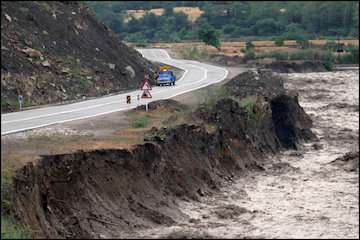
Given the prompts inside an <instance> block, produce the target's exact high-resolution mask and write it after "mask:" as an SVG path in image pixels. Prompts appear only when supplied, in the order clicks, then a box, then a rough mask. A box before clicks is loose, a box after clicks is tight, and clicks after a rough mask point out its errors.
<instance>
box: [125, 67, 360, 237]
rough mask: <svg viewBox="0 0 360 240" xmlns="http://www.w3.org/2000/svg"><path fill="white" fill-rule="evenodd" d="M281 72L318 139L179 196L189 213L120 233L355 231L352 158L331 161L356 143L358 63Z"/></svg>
mask: <svg viewBox="0 0 360 240" xmlns="http://www.w3.org/2000/svg"><path fill="white" fill-rule="evenodd" d="M286 75H287V77H288V81H287V82H286V84H285V86H286V88H287V89H296V90H297V91H298V92H299V101H300V104H301V106H302V107H303V108H304V109H305V111H306V112H307V113H308V114H309V115H310V116H311V118H312V119H313V122H314V126H313V129H312V130H313V131H314V132H315V133H316V135H317V137H318V138H319V140H318V141H315V142H309V143H305V144H302V145H301V146H300V149H298V150H296V151H295V150H292V151H286V152H283V153H281V154H280V155H277V156H276V157H273V158H272V159H270V160H267V164H266V166H265V169H266V170H265V171H260V172H249V173H247V174H246V176H243V177H242V178H240V179H239V180H236V182H234V183H229V184H228V185H227V186H224V187H223V188H222V189H221V191H220V192H219V193H218V194H215V195H213V196H211V197H203V198H202V199H201V202H181V209H183V212H184V213H186V214H187V215H189V216H190V217H191V218H190V221H186V222H181V223H178V224H176V225H174V226H171V227H159V228H155V229H148V230H145V231H141V232H138V233H137V234H136V236H134V235H133V234H130V236H126V237H140V238H141V237H146V238H163V237H169V238H190V237H193V238H196V237H198V238H201V237H202V238H223V237H224V238H359V180H358V174H359V173H358V166H357V167H355V168H354V166H352V167H351V166H348V165H334V164H332V163H331V162H332V161H333V160H335V159H336V158H338V157H341V156H343V155H344V154H345V153H347V152H350V151H355V152H356V151H359V143H358V140H359V71H358V70H356V71H339V72H325V73H292V74H286Z"/></svg>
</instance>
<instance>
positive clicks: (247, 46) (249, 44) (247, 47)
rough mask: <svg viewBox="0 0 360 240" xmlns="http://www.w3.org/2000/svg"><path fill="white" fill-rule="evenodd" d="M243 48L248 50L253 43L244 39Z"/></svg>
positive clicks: (251, 47) (252, 46)
mask: <svg viewBox="0 0 360 240" xmlns="http://www.w3.org/2000/svg"><path fill="white" fill-rule="evenodd" d="M245 48H246V51H249V50H251V49H253V48H254V44H253V43H252V42H251V41H246V43H245Z"/></svg>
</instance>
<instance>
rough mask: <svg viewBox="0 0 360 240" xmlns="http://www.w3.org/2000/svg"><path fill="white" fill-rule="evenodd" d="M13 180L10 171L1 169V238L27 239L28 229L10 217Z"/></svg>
mask: <svg viewBox="0 0 360 240" xmlns="http://www.w3.org/2000/svg"><path fill="white" fill-rule="evenodd" d="M12 191H13V182H12V174H11V172H8V171H5V170H3V169H2V170H1V239H29V238H31V233H30V231H29V230H28V229H26V228H25V227H23V226H20V225H18V224H16V223H15V221H14V220H13V219H12V218H11V217H10V212H11V209H12V208H13V207H14V206H13V202H14V201H13V198H12Z"/></svg>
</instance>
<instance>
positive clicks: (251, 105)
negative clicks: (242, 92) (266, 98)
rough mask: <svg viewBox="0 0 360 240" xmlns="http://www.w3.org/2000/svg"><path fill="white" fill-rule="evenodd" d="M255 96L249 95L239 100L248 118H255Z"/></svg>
mask: <svg viewBox="0 0 360 240" xmlns="http://www.w3.org/2000/svg"><path fill="white" fill-rule="evenodd" d="M255 105H256V98H254V97H252V96H249V97H246V98H244V99H242V100H241V101H240V106H242V107H243V108H245V111H246V114H247V117H248V120H256V119H257V116H256V112H255Z"/></svg>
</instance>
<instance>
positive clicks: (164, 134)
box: [14, 72, 313, 238]
mask: <svg viewBox="0 0 360 240" xmlns="http://www.w3.org/2000/svg"><path fill="white" fill-rule="evenodd" d="M266 74H268V73H266ZM244 76H246V77H244ZM249 77H250V78H251V79H250V80H249V82H251V81H253V82H257V83H255V84H254V85H253V86H252V87H251V86H250V85H249V86H248V90H249V93H250V94H253V93H255V92H256V91H255V89H252V88H256V87H262V88H263V89H264V91H263V93H266V92H267V91H269V93H270V92H271V91H270V89H271V88H273V87H274V85H273V83H272V82H270V81H269V82H268V81H265V80H264V78H267V77H269V78H271V76H270V75H269V76H268V75H264V73H262V72H255V73H249V72H248V73H245V74H244V75H243V76H241V75H240V76H238V77H236V78H235V79H233V81H231V82H230V83H229V86H230V87H231V88H234V87H233V86H240V85H242V84H243V82H242V81H243V80H244V79H246V80H248V78H249ZM273 78H276V79H278V80H276V81H274V83H276V86H278V94H274V96H273V95H272V94H265V95H267V97H268V98H267V99H266V100H265V97H264V96H262V95H260V94H258V95H257V100H256V102H255V104H254V111H255V116H256V118H254V119H253V118H248V114H249V113H248V111H247V109H246V107H244V106H243V105H242V104H241V100H240V101H238V100H237V99H236V97H235V96H232V98H225V99H221V100H219V101H218V102H217V103H216V104H215V105H214V106H211V107H209V108H208V109H204V108H200V109H199V110H198V111H197V112H196V113H194V115H195V116H196V117H198V118H199V119H201V123H200V124H181V125H178V126H175V127H172V128H162V129H156V128H154V129H152V130H151V135H152V138H149V139H147V142H146V143H145V144H141V145H137V146H135V147H134V148H133V149H127V150H126V149H124V150H119V149H99V150H93V151H78V152H75V153H69V154H58V155H47V156H43V157H42V159H41V160H40V161H39V162H38V163H37V164H35V165H34V164H33V163H29V164H28V165H26V166H25V167H24V168H22V169H20V170H19V171H18V173H17V175H16V177H15V179H14V185H15V209H14V212H15V215H16V216H17V218H18V219H19V220H21V221H22V222H23V223H25V224H26V225H28V226H30V227H31V229H33V230H34V231H36V232H37V233H38V234H39V236H43V237H51V238H75V237H76V238H99V237H108V238H111V237H112V238H119V237H124V236H130V235H131V232H136V230H137V229H141V228H146V227H156V226H159V225H171V224H173V223H174V222H178V221H185V220H188V216H185V215H184V214H183V213H182V212H181V209H179V207H178V205H177V200H178V199H182V200H195V201H197V200H199V199H200V197H201V196H204V195H208V194H212V193H214V192H215V191H217V190H218V189H219V187H220V186H221V184H222V183H223V182H224V181H231V180H232V179H233V178H235V177H239V176H241V175H242V174H243V173H244V171H246V170H262V169H263V167H262V165H263V164H264V161H265V160H264V159H266V156H267V155H269V154H273V153H276V152H278V151H280V150H281V149H286V148H294V147H296V144H297V143H298V142H299V141H301V140H302V139H304V140H306V139H308V138H309V135H311V134H312V133H311V130H310V127H311V120H310V119H309V118H308V117H307V116H306V113H305V112H304V111H303V109H302V108H301V107H300V105H299V104H298V102H297V98H296V97H294V96H289V95H287V94H286V93H285V92H284V89H283V87H282V84H281V79H280V78H278V77H277V76H276V75H274V76H273ZM234 89H235V88H234ZM240 89H241V88H239V91H241V90H240ZM234 93H237V90H234ZM238 94H240V95H241V96H244V97H245V98H246V97H249V96H245V95H246V94H245V92H243V93H238ZM280 109H285V111H279V110H280ZM274 114H275V115H276V116H274ZM207 125H214V126H215V127H214V131H212V132H208V131H207V130H206V126H207ZM310 133H311V134H310ZM312 135H313V134H312ZM218 210H219V211H218V212H219V214H221V212H222V211H223V210H224V211H225V212H224V214H225V215H223V217H224V218H231V217H232V216H235V215H239V214H243V213H245V212H246V211H247V210H246V209H242V208H234V207H232V206H228V207H227V208H226V209H223V210H221V209H218ZM127 234H130V235H127ZM193 234H194V235H195V236H200V235H202V234H200V233H199V234H200V235H199V234H198V233H196V234H195V233H177V232H174V234H170V235H169V237H177V236H188V235H190V236H193ZM190 236H189V237H190Z"/></svg>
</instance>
